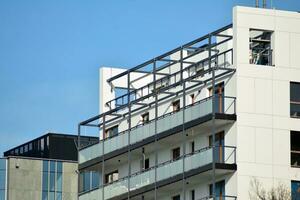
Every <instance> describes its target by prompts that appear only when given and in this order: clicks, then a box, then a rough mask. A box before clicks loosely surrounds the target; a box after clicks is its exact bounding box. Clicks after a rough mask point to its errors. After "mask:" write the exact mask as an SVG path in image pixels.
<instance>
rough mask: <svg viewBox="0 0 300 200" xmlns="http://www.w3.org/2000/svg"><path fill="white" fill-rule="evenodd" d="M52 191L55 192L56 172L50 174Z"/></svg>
mask: <svg viewBox="0 0 300 200" xmlns="http://www.w3.org/2000/svg"><path fill="white" fill-rule="evenodd" d="M50 191H51V192H52V191H55V172H50Z"/></svg>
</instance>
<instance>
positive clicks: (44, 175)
mask: <svg viewBox="0 0 300 200" xmlns="http://www.w3.org/2000/svg"><path fill="white" fill-rule="evenodd" d="M42 184H43V186H42V187H43V190H44V191H48V172H43V183H42Z"/></svg>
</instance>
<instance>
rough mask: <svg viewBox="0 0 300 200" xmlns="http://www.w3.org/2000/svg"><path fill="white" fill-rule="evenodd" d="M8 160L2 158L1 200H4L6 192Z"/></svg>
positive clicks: (0, 172) (0, 176)
mask: <svg viewBox="0 0 300 200" xmlns="http://www.w3.org/2000/svg"><path fill="white" fill-rule="evenodd" d="M5 182H6V159H1V158H0V199H1V200H2V199H3V200H4V197H5V191H6V188H5V186H6V183H5Z"/></svg>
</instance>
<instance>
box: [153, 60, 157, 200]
mask: <svg viewBox="0 0 300 200" xmlns="http://www.w3.org/2000/svg"><path fill="white" fill-rule="evenodd" d="M153 83H154V86H153V89H154V92H155V94H154V95H155V121H154V122H155V123H154V133H155V137H154V138H155V141H154V143H155V184H154V186H155V187H154V199H155V200H157V165H158V153H157V146H158V145H157V118H158V102H157V101H158V96H157V91H156V60H155V59H154V61H153Z"/></svg>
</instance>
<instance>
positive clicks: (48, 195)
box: [42, 160, 63, 200]
mask: <svg viewBox="0 0 300 200" xmlns="http://www.w3.org/2000/svg"><path fill="white" fill-rule="evenodd" d="M62 164H63V163H62V162H56V161H48V160H44V161H43V170H42V190H43V191H42V200H51V199H53V200H61V199H62V195H61V194H62V187H63V185H62V184H63V180H62V178H63V174H62V168H63V166H62Z"/></svg>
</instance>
